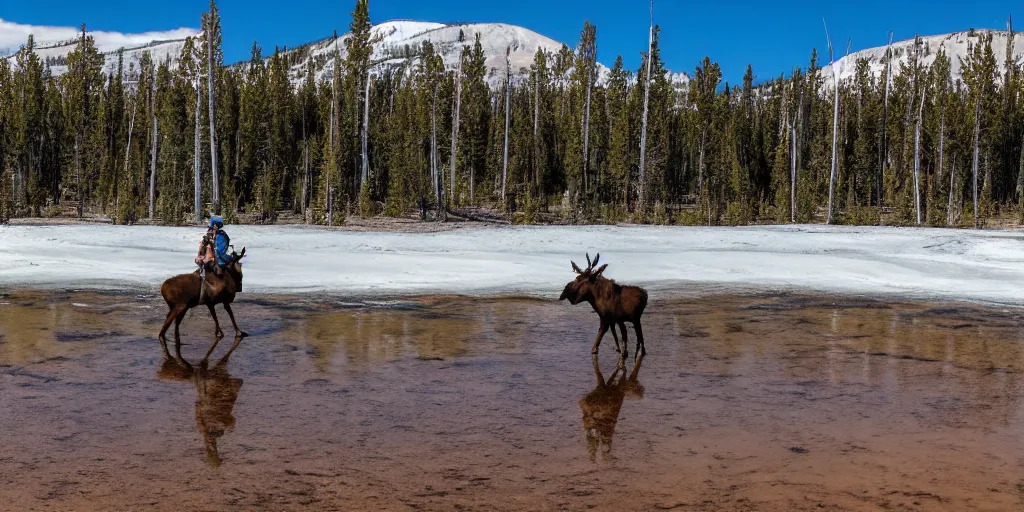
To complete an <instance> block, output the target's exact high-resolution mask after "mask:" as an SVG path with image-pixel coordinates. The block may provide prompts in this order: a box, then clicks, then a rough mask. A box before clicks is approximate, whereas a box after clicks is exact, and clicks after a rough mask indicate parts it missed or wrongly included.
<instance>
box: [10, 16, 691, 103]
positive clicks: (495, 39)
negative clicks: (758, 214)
mask: <svg viewBox="0 0 1024 512" xmlns="http://www.w3.org/2000/svg"><path fill="white" fill-rule="evenodd" d="M0 21H2V20H0ZM21 27H27V26H25V25H22V26H21ZM30 28H36V27H30ZM28 33H33V32H26V37H27V34H28ZM60 34H61V36H62V37H66V38H67V39H65V40H63V41H60V42H56V43H54V42H50V43H47V42H45V41H40V40H39V39H38V38H37V43H36V54H37V55H39V57H40V58H41V59H42V60H43V61H44V63H46V64H49V66H50V69H51V71H52V72H53V74H54V75H55V76H57V75H61V74H63V73H64V72H66V71H67V55H68V54H69V53H70V52H71V51H73V50H74V48H75V44H76V41H75V40H74V33H71V35H70V37H68V34H65V33H64V32H60ZM89 34H90V35H93V36H94V38H96V41H97V47H98V49H99V50H100V51H101V52H102V53H103V54H104V59H105V60H104V66H103V71H104V72H105V73H112V72H116V70H117V60H118V51H119V49H121V48H122V47H123V48H124V68H125V72H126V73H127V72H128V70H129V69H130V68H131V67H134V69H136V70H138V69H139V62H140V60H141V58H142V55H143V54H144V53H145V52H150V55H151V56H152V58H153V59H154V60H155V61H156V62H164V61H166V60H169V62H170V65H171V67H172V69H173V68H175V67H176V66H177V60H178V57H179V56H180V55H181V50H182V48H183V47H184V44H185V37H187V36H196V35H199V34H200V32H198V31H195V30H191V29H178V31H175V32H173V34H175V35H181V36H182V37H179V38H174V39H162V40H160V39H153V40H149V41H141V42H140V40H139V38H140V36H145V35H146V34H136V35H121V34H119V35H120V36H122V37H119V38H114V37H102V38H101V37H98V35H104V36H109V35H110V34H111V33H105V32H89ZM151 34H154V35H156V36H166V35H168V34H171V33H166V32H155V33H151ZM477 34H480V43H481V45H482V47H483V51H484V57H485V59H486V61H485V62H486V65H487V68H488V75H487V79H486V80H487V82H488V83H489V84H490V85H491V86H492V87H497V86H500V85H501V84H502V83H504V76H505V51H506V48H508V49H510V50H511V52H510V55H509V62H510V64H511V68H512V77H513V80H516V81H521V80H523V79H525V77H526V76H527V73H528V71H529V69H530V66H531V65H532V64H533V59H534V55H535V54H536V52H537V49H538V48H540V49H543V50H544V51H546V52H548V53H549V54H550V55H551V56H552V58H549V61H548V65H549V67H550V66H553V65H554V60H553V56H554V55H555V54H557V53H558V52H559V51H560V50H561V48H562V43H560V42H558V41H555V40H554V39H551V38H549V37H546V36H544V35H541V34H538V33H536V32H534V31H532V30H529V29H526V28H523V27H519V26H516V25H509V24H505V23H460V24H444V23H432V22H423V21H411V20H395V21H388V22H385V23H380V24H378V25H374V26H373V28H372V29H371V38H372V39H373V40H374V41H375V43H374V51H373V55H372V57H371V58H372V59H373V61H374V63H375V67H374V69H375V70H376V71H378V72H379V71H381V70H384V69H388V68H396V67H399V66H402V65H404V64H406V63H407V62H409V58H407V53H406V49H407V48H408V50H409V53H408V56H409V57H411V59H412V60H413V61H414V62H415V59H416V58H417V57H416V56H417V54H418V53H419V51H420V50H421V48H422V45H423V43H424V42H426V41H430V43H431V44H433V45H434V51H435V52H437V53H438V54H439V55H440V56H441V58H442V59H443V61H444V64H445V67H446V68H447V69H448V70H455V69H456V68H457V66H458V61H459V55H460V54H461V51H462V48H463V47H468V48H470V49H472V47H473V44H474V41H475V39H476V35H477ZM349 37H350V35H349V34H344V35H341V36H339V37H338V38H337V39H335V38H334V37H328V38H325V39H321V40H319V41H316V42H312V43H307V44H304V45H301V46H299V47H296V48H289V49H288V50H287V52H288V54H289V57H290V59H289V60H290V62H291V69H290V70H289V75H290V79H291V81H292V83H294V84H296V85H297V84H299V83H301V82H302V81H303V80H304V78H305V76H306V73H307V70H308V64H309V62H310V61H312V64H313V70H314V73H315V78H316V80H317V81H320V80H329V79H330V78H331V76H333V73H334V58H333V56H334V51H335V48H337V50H338V52H339V53H340V55H341V57H342V58H344V57H345V56H346V53H347V52H346V49H345V41H346V40H347V39H348V38H349ZM125 42H128V43H130V44H128V45H124V43H125ZM119 43H120V44H121V45H123V46H118V44H119ZM572 44H573V46H570V49H573V48H574V45H575V42H573V43H572ZM9 46H11V47H10V48H6V51H8V52H10V54H9V55H7V56H5V57H4V58H6V59H8V60H9V62H10V63H11V64H12V65H16V64H15V55H14V53H16V51H17V47H14V46H13V45H9ZM272 52H273V50H272V49H270V48H268V46H267V45H264V57H265V58H268V59H269V55H270V54H271V53H272ZM247 64H248V62H247V61H244V62H239V63H237V64H235V66H239V67H245V66H246V65H247ZM608 73H609V69H608V68H607V67H606V66H604V65H603V64H598V82H599V83H600V82H602V81H603V80H604V79H606V78H607V76H608ZM667 75H668V77H669V79H670V81H672V83H673V84H675V86H676V88H677V89H685V87H686V85H687V84H688V83H689V76H687V75H686V73H668V74H667Z"/></svg>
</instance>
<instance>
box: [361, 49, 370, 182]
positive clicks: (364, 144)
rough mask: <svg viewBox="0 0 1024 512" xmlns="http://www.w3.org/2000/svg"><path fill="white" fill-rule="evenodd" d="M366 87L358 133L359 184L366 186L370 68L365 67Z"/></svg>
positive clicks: (368, 161) (368, 151)
mask: <svg viewBox="0 0 1024 512" xmlns="http://www.w3.org/2000/svg"><path fill="white" fill-rule="evenodd" d="M365 82H366V87H365V91H364V92H363V126H362V127H361V133H360V141H359V146H360V153H359V154H360V155H361V156H362V172H361V173H360V175H359V186H360V190H362V188H361V187H366V186H368V185H367V180H368V179H369V178H370V149H369V148H370V145H369V136H370V69H369V68H367V69H366V78H365Z"/></svg>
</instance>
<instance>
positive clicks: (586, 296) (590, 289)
mask: <svg viewBox="0 0 1024 512" xmlns="http://www.w3.org/2000/svg"><path fill="white" fill-rule="evenodd" d="M600 259H601V253H598V254H597V256H594V261H590V253H587V269H586V270H580V267H579V266H578V265H576V262H575V261H569V263H572V269H573V271H574V272H576V274H578V275H577V276H576V279H573V280H572V281H569V283H568V284H566V285H565V288H564V289H562V295H561V296H559V297H558V300H565V299H569V302H570V303H571V304H573V305H575V304H579V303H580V302H583V301H585V300H593V298H594V295H595V294H594V286H595V285H596V284H597V282H598V280H599V279H603V277H601V274H603V273H604V269H605V268H608V264H607V263H606V264H604V265H601V266H600V267H598V268H597V269H596V270H595V269H594V267H596V266H597V262H598V261H599V260H600Z"/></svg>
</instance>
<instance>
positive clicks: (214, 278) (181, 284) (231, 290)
mask: <svg viewBox="0 0 1024 512" xmlns="http://www.w3.org/2000/svg"><path fill="white" fill-rule="evenodd" d="M243 256H245V249H244V248H243V249H242V252H241V253H240V254H236V255H234V256H233V257H232V260H231V262H230V263H228V264H227V265H225V266H224V272H222V273H221V275H220V276H218V275H216V274H214V273H213V272H207V273H206V293H205V294H204V295H203V304H205V305H206V307H207V308H209V310H210V316H212V317H213V324H214V328H215V329H216V330H215V331H214V333H215V334H216V336H217V340H218V341H219V340H220V339H221V338H223V337H224V331H222V330H221V329H220V322H219V321H218V320H217V312H216V311H215V310H214V309H213V307H214V306H215V305H217V304H223V305H224V310H225V311H227V312H228V316H229V317H230V318H231V325H232V326H234V328H235V337H237V338H244V337H245V336H248V334H246V333H245V332H244V331H242V330H241V329H239V328H238V323H237V322H235V314H234V312H232V311H231V303H232V302H234V301H235V294H236V293H238V292H240V291H242V263H241V261H240V260H241V259H242V257H243ZM199 286H200V279H199V271H198V270H196V271H195V272H192V273H191V274H181V275H177V276H174V277H172V278H170V279H168V280H166V281H164V284H163V286H161V287H160V294H161V295H163V297H164V301H165V302H167V307H168V308H169V309H170V311H168V313H167V318H166V319H165V320H164V325H163V327H161V328H160V346H161V347H162V348H163V349H164V355H165V356H167V357H170V352H169V351H168V350H167V337H166V334H167V329H168V328H169V327H170V326H171V322H174V341H175V344H176V346H180V345H181V335H180V334H179V333H178V327H179V326H180V325H181V321H182V320H184V319H185V313H187V312H188V310H189V309H192V308H194V307H196V306H198V305H199V297H200V289H199ZM214 346H216V343H215V344H214ZM212 349H213V347H211V351H212Z"/></svg>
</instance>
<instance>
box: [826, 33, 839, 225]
mask: <svg viewBox="0 0 1024 512" xmlns="http://www.w3.org/2000/svg"><path fill="white" fill-rule="evenodd" d="M822 22H823V23H824V20H822ZM825 37H826V38H828V57H829V61H830V62H831V64H830V65H831V66H832V97H833V99H834V102H833V114H832V170H831V171H830V172H829V176H828V217H827V218H826V219H825V224H832V198H833V195H834V194H835V182H836V174H837V172H836V164H837V162H836V153H837V150H838V147H837V146H836V142H837V141H838V138H839V74H838V72H837V71H836V65H835V64H836V61H835V58H834V57H833V54H832V38H830V37H829V36H828V27H827V26H826V27H825Z"/></svg>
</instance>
